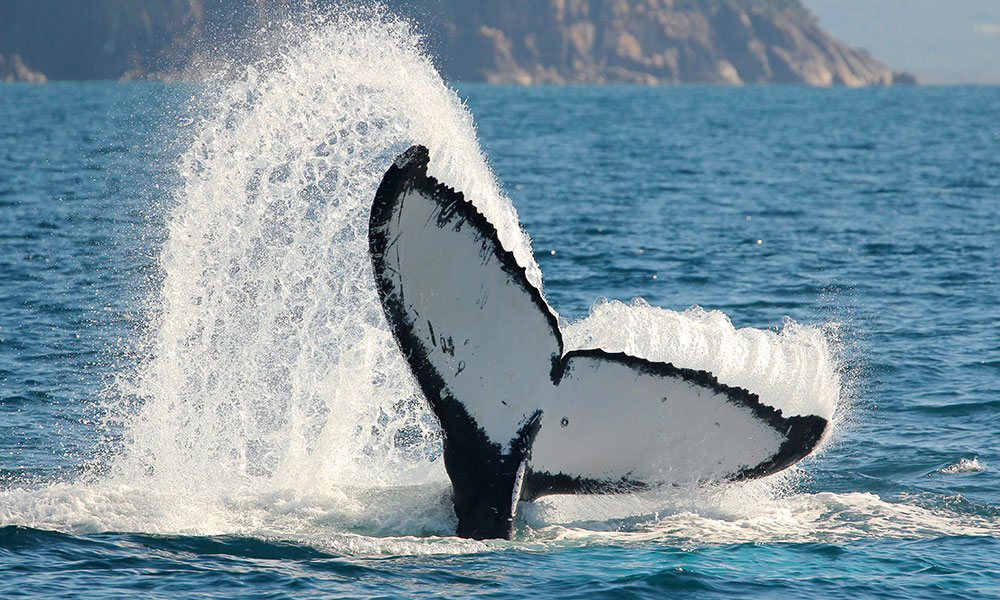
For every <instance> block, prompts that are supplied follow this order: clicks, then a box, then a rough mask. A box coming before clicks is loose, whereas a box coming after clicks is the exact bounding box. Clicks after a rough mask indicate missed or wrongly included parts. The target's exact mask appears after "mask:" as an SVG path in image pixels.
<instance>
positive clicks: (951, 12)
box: [802, 0, 1000, 83]
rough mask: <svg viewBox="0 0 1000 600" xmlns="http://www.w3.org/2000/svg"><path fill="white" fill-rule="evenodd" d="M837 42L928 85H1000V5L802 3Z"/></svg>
mask: <svg viewBox="0 0 1000 600" xmlns="http://www.w3.org/2000/svg"><path fill="white" fill-rule="evenodd" d="M802 3H803V4H805V5H806V6H807V7H808V8H809V10H811V11H812V13H813V14H814V15H816V16H817V17H818V18H819V21H820V25H822V26H823V28H824V29H826V30H827V31H828V32H830V33H831V34H833V35H834V36H835V37H837V38H840V39H841V40H843V41H844V42H846V43H848V44H850V45H851V46H855V47H857V48H864V49H865V50H868V51H869V52H871V53H872V54H873V55H874V56H875V58H877V59H879V60H881V61H882V62H883V63H885V64H886V65H887V66H888V67H889V68H891V69H894V70H902V71H910V72H911V73H915V74H916V75H917V77H919V78H920V80H921V81H922V82H924V83H1000V0H802Z"/></svg>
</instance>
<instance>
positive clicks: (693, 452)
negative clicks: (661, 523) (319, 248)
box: [370, 147, 826, 519]
mask: <svg viewBox="0 0 1000 600" xmlns="http://www.w3.org/2000/svg"><path fill="white" fill-rule="evenodd" d="M428 160H429V158H428V157H427V153H426V150H424V149H422V148H419V147H415V148H413V149H411V150H410V151H408V152H407V153H406V154H404V155H403V156H401V157H400V158H399V159H398V160H397V163H396V165H395V166H394V167H393V168H392V169H390V171H389V172H388V173H387V174H386V177H385V179H384V181H383V184H382V187H380V189H379V194H378V196H377V197H376V201H375V206H374V207H373V214H372V225H371V232H370V236H371V244H372V255H373V264H374V266H375V273H376V279H377V281H378V284H379V290H380V294H381V297H382V301H383V307H384V308H385V310H386V315H387V317H388V319H389V322H390V325H391V326H392V327H393V330H394V333H395V334H396V337H397V340H398V341H399V342H400V346H401V348H402V350H403V352H404V354H406V355H407V359H408V360H409V362H410V365H411V368H412V370H413V372H414V374H415V376H416V377H417V379H418V382H419V383H420V385H421V388H422V389H423V391H424V393H425V395H427V396H428V398H427V399H428V401H429V402H430V403H431V406H432V408H434V410H435V412H436V413H437V415H438V418H439V419H440V420H441V422H442V425H443V426H444V429H445V440H446V464H449V463H447V461H448V457H449V454H448V453H449V452H452V453H453V454H452V455H451V456H453V457H457V458H453V460H452V461H451V463H450V464H452V465H455V464H456V461H457V460H461V459H463V457H464V455H463V454H462V453H463V452H467V450H464V449H463V448H462V447H461V444H464V443H465V441H463V440H465V439H466V438H468V436H469V433H470V432H468V431H465V430H464V429H465V428H475V429H478V430H481V432H482V434H483V435H484V436H485V439H486V440H488V442H489V444H488V445H490V446H495V449H496V452H497V455H498V456H504V455H511V453H512V452H515V451H516V448H518V447H520V446H518V444H521V446H523V445H524V444H525V443H526V444H527V454H526V457H527V469H526V470H527V474H525V473H524V472H523V471H524V469H521V468H517V470H518V473H517V477H516V486H515V487H516V488H518V489H520V486H521V483H522V481H523V483H524V485H525V488H526V489H525V491H524V494H523V495H522V497H527V498H528V499H530V498H532V497H536V496H538V495H543V494H546V493H564V492H595V491H623V490H624V489H628V488H630V487H631V486H639V487H647V486H652V485H660V484H671V483H674V484H688V483H699V482H705V481H718V480H726V479H738V478H747V477H757V476H762V475H767V474H769V473H772V472H775V471H778V470H780V469H782V468H785V467H787V466H788V465H790V464H792V463H794V462H795V461H797V460H799V459H800V458H802V457H803V456H805V455H806V454H808V453H809V452H810V451H811V450H812V449H813V448H814V447H815V445H816V444H817V443H818V442H819V439H820V437H821V436H822V433H823V431H824V428H825V425H826V421H825V420H824V419H822V418H820V417H798V416H796V417H790V418H787V419H786V418H784V417H782V414H781V412H780V411H778V410H775V409H774V408H771V407H769V406H766V405H763V404H761V403H760V402H759V399H758V398H757V396H755V395H753V394H752V393H750V392H748V391H747V390H744V389H741V388H733V387H729V386H725V385H722V384H720V383H719V382H718V381H716V379H715V378H714V377H713V376H712V375H711V374H710V373H707V372H704V371H694V370H689V369H684V368H683V366H682V365H676V366H675V365H671V364H667V363H656V362H650V361H646V360H642V359H639V358H635V357H631V356H627V355H625V354H612V353H608V352H604V351H602V350H600V349H593V350H573V351H569V352H566V351H565V349H564V347H563V341H562V334H561V333H560V331H559V328H558V321H557V318H556V316H555V312H554V311H553V310H552V309H551V308H550V307H549V306H548V304H547V303H546V302H545V300H544V298H543V297H542V294H541V292H540V290H539V289H538V288H537V287H535V286H534V285H532V284H531V283H529V281H528V279H527V278H526V276H525V270H524V268H522V267H521V266H520V265H519V264H518V263H517V260H516V259H515V258H514V256H513V254H512V253H511V252H509V251H507V250H506V249H504V248H503V247H502V246H501V244H500V242H499V241H498V237H497V234H496V230H495V228H494V227H493V226H492V225H491V224H490V223H489V222H488V221H487V220H486V218H485V217H483V215H481V214H480V213H479V212H477V211H476V209H475V208H474V207H473V205H472V204H471V203H470V202H468V201H467V200H466V199H465V198H464V196H463V195H462V194H461V193H460V192H456V191H455V190H452V189H451V188H448V187H447V186H444V185H442V184H440V183H439V182H437V180H435V179H434V178H432V177H429V176H428V175H427V174H426V165H427V161H428ZM456 413H457V417H456ZM463 413H464V414H463ZM539 413H540V426H539V427H538V428H537V431H536V430H535V429H534V426H535V424H536V421H537V420H538V419H539V417H538V414H539ZM466 416H467V418H466ZM459 417H460V418H459ZM533 419H535V421H533ZM456 423H459V425H456ZM449 428H452V429H453V430H451V431H449ZM519 440H520V441H519ZM449 441H451V445H450V446H449ZM511 456H513V455H511ZM517 464H521V463H520V461H518V463H517ZM462 468H466V469H467V468H468V466H467V465H466V466H463V467H462ZM449 475H450V476H451V477H452V480H453V484H455V485H456V490H457V489H458V484H457V483H456V482H455V479H456V477H464V476H465V475H467V474H463V473H460V472H459V467H455V466H453V467H452V468H450V469H449ZM513 481H514V479H513V478H512V482H513ZM515 494H519V492H518V491H517V490H515ZM460 519H461V515H460Z"/></svg>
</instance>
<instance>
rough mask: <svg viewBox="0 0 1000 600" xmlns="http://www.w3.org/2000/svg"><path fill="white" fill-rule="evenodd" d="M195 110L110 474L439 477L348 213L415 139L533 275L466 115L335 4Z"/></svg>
mask: <svg viewBox="0 0 1000 600" xmlns="http://www.w3.org/2000/svg"><path fill="white" fill-rule="evenodd" d="M203 110H204V112H205V115H206V116H205V117H204V119H203V120H202V122H201V123H199V124H198V125H197V127H196V133H195V135H194V140H193V143H192V144H191V146H190V148H189V149H188V150H187V151H186V152H185V153H184V154H183V155H182V156H181V158H180V162H179V169H178V170H179V175H180V177H181V179H182V181H183V185H182V186H181V187H180V189H179V190H178V191H177V193H176V207H175V208H174V209H173V211H172V214H171V215H170V218H169V222H168V238H167V241H166V243H165V244H164V247H163V250H162V255H161V259H160V267H161V269H162V272H163V284H162V289H161V292H160V296H159V298H158V300H157V302H158V305H157V307H156V309H157V317H156V323H155V326H154V328H153V330H154V331H155V333H154V337H153V339H152V341H151V344H150V348H151V351H150V359H149V360H148V361H146V362H145V363H144V364H143V365H142V366H141V369H140V371H139V373H138V375H137V377H135V378H134V380H133V382H132V384H131V387H130V389H128V390H127V392H128V394H129V395H131V396H135V397H138V398H141V399H142V408H141V410H140V411H139V412H138V413H137V414H136V415H134V416H133V417H131V418H130V419H129V420H128V422H127V423H126V427H125V429H126V431H127V441H126V451H125V452H124V453H123V454H122V455H121V456H120V457H119V459H118V461H117V462H116V463H115V464H114V465H113V473H112V476H113V477H114V478H116V479H120V480H123V481H129V482H139V481H141V482H142V483H143V485H144V486H147V487H148V486H154V487H160V488H162V489H165V490H172V491H178V490H186V491H187V492H191V493H202V492H204V491H205V490H206V488H211V489H224V490H228V491H229V492H230V493H232V492H234V491H237V490H253V491H254V492H255V493H260V492H268V491H275V490H288V489H292V490H296V491H297V492H300V493H303V494H305V493H332V492H334V491H337V490H341V489H342V488H343V487H344V484H345V483H346V482H357V481H359V480H363V481H365V482H366V484H368V485H370V486H378V485H383V484H387V483H390V482H391V483H392V484H393V485H406V484H418V483H424V482H426V481H429V480H435V479H436V480H441V479H442V478H443V474H442V470H441V468H440V465H439V464H438V462H439V461H434V460H433V458H434V457H435V456H436V455H438V454H440V450H439V446H440V439H439V434H438V432H437V429H436V427H435V426H434V424H433V419H432V418H431V416H430V415H429V414H428V412H427V410H426V409H425V408H424V404H423V402H422V401H421V400H420V399H419V393H418V391H417V389H416V387H415V386H414V384H413V382H412V377H411V376H410V374H409V369H408V367H407V366H406V364H405V362H404V361H403V360H402V358H401V357H400V356H399V352H398V350H397V348H396V345H395V342H394V340H393V339H392V337H391V335H390V334H389V333H388V330H387V327H386V326H385V325H384V318H383V316H382V312H381V307H380V305H379V303H378V300H377V296H376V294H375V289H374V285H373V284H372V276H371V273H370V259H369V256H368V252H367V211H368V209H369V207H370V202H371V198H372V197H373V195H374V190H375V188H376V187H377V185H378V182H379V180H380V178H381V175H382V173H383V172H384V171H385V169H386V168H387V166H388V165H389V164H390V162H391V160H392V158H393V157H394V156H395V155H396V154H397V153H398V152H400V151H401V150H403V149H405V148H406V147H408V146H409V145H410V144H412V143H416V142H419V143H422V144H424V145H427V146H428V147H429V148H430V150H431V154H432V156H433V161H432V165H433V166H434V167H435V169H436V170H437V172H436V174H437V175H439V176H440V177H441V178H442V179H443V180H446V181H449V182H454V183H455V184H457V185H459V186H460V187H462V188H463V189H468V190H470V191H471V192H472V194H471V196H472V197H474V198H476V199H477V202H478V206H479V208H480V210H482V211H483V212H484V213H486V214H487V215H489V216H490V218H491V219H495V220H496V222H497V223H499V224H500V227H499V229H500V230H501V232H502V235H503V237H504V238H505V241H506V243H509V244H510V245H511V247H513V248H517V249H518V253H519V256H520V258H521V260H522V261H523V262H524V263H525V264H528V265H531V266H532V267H533V270H534V271H535V273H536V277H537V267H535V266H534V262H533V260H532V258H531V253H530V247H529V246H528V243H527V240H526V238H525V237H524V236H523V234H522V233H521V232H520V229H519V228H518V224H517V217H516V214H515V213H514V210H513V207H512V206H511V205H510V203H509V202H508V201H506V200H505V199H504V198H503V197H502V196H501V194H500V192H499V189H498V186H497V184H496V182H495V180H494V178H493V176H492V174H491V173H490V171H489V169H488V167H487V166H486V164H485V161H484V159H483V157H482V155H481V152H480V150H479V147H478V142H477V140H476V136H475V131H474V127H473V124H472V118H471V116H470V115H469V113H468V111H467V110H466V109H465V107H464V106H462V104H461V102H460V100H459V99H458V97H457V96H456V95H455V93H454V92H453V91H452V90H450V89H449V88H448V87H447V86H446V85H445V84H444V83H443V81H442V80H441V78H440V77H439V76H438V74H437V72H436V71H435V69H434V67H433V65H432V64H431V63H430V61H429V60H428V59H427V58H426V56H425V55H424V54H423V53H422V52H421V50H420V44H419V40H418V38H416V37H415V36H414V35H413V34H412V33H411V31H410V29H409V27H408V26H407V25H406V24H405V23H403V22H401V21H398V20H393V19H391V18H386V17H381V18H374V19H372V18H366V19H359V18H356V17H345V16H341V17H335V18H333V19H332V20H330V21H327V22H323V23H320V24H318V25H316V26H315V30H314V31H313V32H312V33H311V34H310V35H308V36H305V38H304V39H303V40H302V41H301V42H300V43H298V44H296V45H293V46H292V47H290V48H289V49H288V50H286V53H285V54H284V55H282V56H280V57H279V58H278V59H277V60H271V61H269V67H268V68H267V69H266V70H262V69H258V68H256V67H250V68H248V69H247V70H246V73H245V74H244V75H243V76H242V77H240V78H239V80H237V81H235V82H232V83H229V84H227V86H226V87H225V88H224V89H222V90H220V91H219V92H218V94H217V98H216V99H215V100H214V104H212V105H209V106H207V107H205V109H203Z"/></svg>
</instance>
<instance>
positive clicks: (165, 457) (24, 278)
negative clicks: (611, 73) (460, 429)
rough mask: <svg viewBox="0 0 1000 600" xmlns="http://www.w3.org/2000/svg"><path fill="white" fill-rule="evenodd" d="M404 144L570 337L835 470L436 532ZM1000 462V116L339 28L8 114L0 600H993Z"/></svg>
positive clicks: (934, 99)
mask: <svg viewBox="0 0 1000 600" xmlns="http://www.w3.org/2000/svg"><path fill="white" fill-rule="evenodd" d="M413 143H421V144H424V145H427V146H429V147H430V148H431V151H432V156H433V157H434V158H433V160H432V168H433V169H434V170H435V173H436V174H437V175H438V176H439V177H440V178H441V179H442V180H444V181H447V182H449V183H450V184H451V185H453V186H455V187H457V188H458V189H460V190H463V191H465V192H466V193H467V194H469V195H470V196H471V197H474V198H475V200H474V201H475V202H476V203H477V206H479V207H480V208H481V210H483V211H484V213H486V214H488V215H489V216H490V218H491V220H492V221H494V222H495V223H498V227H499V228H500V229H501V230H503V231H504V232H505V235H506V236H507V237H506V239H507V240H510V241H509V243H510V244H511V245H512V246H514V247H516V249H517V251H518V252H520V253H521V254H520V256H521V257H522V260H525V261H533V262H536V263H537V267H538V268H539V269H540V273H541V278H542V281H543V285H544V292H545V294H546V298H547V300H548V302H549V303H550V304H551V305H552V306H553V308H554V309H555V310H556V311H558V312H559V314H560V319H561V320H562V322H563V326H564V327H565V328H566V330H567V331H568V332H570V334H569V335H568V337H569V338H571V339H572V340H574V343H576V344H578V345H581V346H585V345H588V344H592V345H601V346H602V347H608V348H627V349H629V351H630V352H635V353H642V354H644V355H649V356H656V357H658V358H662V359H664V360H667V359H669V360H673V361H675V362H676V363H677V364H679V365H681V366H692V367H694V368H704V369H708V370H710V371H712V372H713V373H716V374H717V375H718V376H719V378H720V380H722V381H723V382H726V381H735V382H742V383H741V385H746V386H748V387H750V386H753V388H754V391H756V392H757V393H759V394H760V395H761V398H762V399H763V400H766V401H767V402H769V403H771V404H772V405H775V406H779V407H782V408H783V410H785V411H786V412H788V413H802V414H812V413H817V414H818V413H823V414H826V415H830V416H832V421H833V427H832V431H831V433H830V435H829V436H828V438H827V439H826V440H825V441H824V443H823V444H822V446H821V448H820V449H819V451H818V452H817V453H816V454H814V455H813V456H810V457H809V458H807V459H806V460H804V461H802V462H801V463H799V464H798V465H796V466H795V467H793V468H792V469H789V470H788V471H785V472H783V473H781V474H778V475H776V476H772V477H769V478H765V479H763V480H759V481H753V482H748V483H740V484H728V485H715V486H704V485H702V486H698V485H694V484H692V485H690V486H676V487H671V488H669V489H658V490H651V491H647V492H642V493H636V494H629V495H620V496H614V495H612V496H581V497H546V498H542V499H540V500H538V501H536V502H534V503H532V504H524V505H522V506H521V507H520V509H519V516H518V519H517V522H516V531H515V535H514V539H512V540H510V541H503V540H495V541H482V542H480V541H473V540H465V539H460V538H456V537H454V536H453V532H454V527H455V517H454V514H453V512H452V509H451V503H450V497H449V483H448V480H447V476H446V475H445V472H444V468H443V466H442V464H441V463H442V460H441V436H440V433H439V431H438V429H437V426H436V423H435V422H434V419H433V417H432V416H431V414H430V413H429V411H428V409H427V408H426V406H425V403H424V401H423V399H422V398H421V397H420V394H419V391H418V388H417V387H416V385H415V383H414V382H413V379H412V377H411V375H410V373H409V370H408V367H407V366H406V363H405V361H404V360H403V359H402V357H401V356H400V355H399V351H398V349H397V347H396V345H395V342H394V340H393V338H392V336H391V334H389V333H388V331H389V330H388V326H387V325H386V323H385V321H384V316H383V315H382V312H381V307H380V305H379V303H378V299H377V295H376V292H375V287H374V282H373V281H372V272H371V265H370V262H369V257H368V255H367V217H368V210H369V208H370V206H371V200H372V197H373V195H374V191H375V189H376V187H377V185H378V182H379V181H380V179H381V176H382V173H383V172H384V171H385V169H386V168H388V166H389V164H391V162H392V159H393V157H394V156H395V155H396V154H397V153H398V152H400V151H402V150H405V149H406V148H407V147H408V146H409V145H410V144H413ZM515 211H516V212H515ZM518 223H520V228H521V230H523V233H522V231H521V230H519V229H518ZM529 252H531V253H532V254H533V259H532V258H531V254H529ZM524 257H527V258H524ZM608 401H609V402H614V398H609V399H608ZM998 439H1000V88H997V87H931V86H929V87H893V88H869V89H839V88H838V89H815V88H808V87H801V86H760V87H757V86H747V87H739V88H733V87H715V86H699V85H680V86H663V87H637V86H614V85H610V86H567V87H547V86H541V87H508V86H493V85H486V84H476V85H472V84H446V83H444V82H442V81H441V79H440V77H439V76H438V75H437V72H436V70H435V68H434V65H433V62H432V61H431V60H430V59H428V58H427V57H426V56H424V55H423V54H422V53H421V51H420V47H419V43H418V42H417V41H416V40H415V39H414V38H413V37H412V36H411V35H410V34H409V33H408V32H407V31H406V28H405V27H403V26H401V25H399V24H394V23H391V22H390V23H386V22H384V21H377V22H365V21H352V20H350V19H335V20H333V21H331V22H329V23H326V24H321V25H317V26H316V27H314V28H313V29H311V30H310V31H309V32H308V33H305V34H301V35H298V36H296V39H294V40H291V41H288V42H287V43H283V44H280V45H278V46H276V47H275V49H274V51H273V53H271V54H268V55H267V56H265V57H264V58H260V59H259V60H255V61H254V62H253V66H252V67H241V68H238V69H234V70H232V71H229V72H227V74H226V76H224V77H222V76H220V77H218V78H209V79H208V80H207V81H206V82H204V83H198V84H193V83H155V82H137V83H99V82H92V83H52V84H48V85H41V86H36V85H22V84H4V85H2V86H0V597H4V598H20V597H27V598H102V599H103V598H171V599H174V598H233V597H239V598H331V597H336V598H388V597H418V596H419V597H442V598H468V597H490V598H522V597H538V596H541V597H558V598H660V597H676V598H688V597H690V598H733V597H739V598H742V597H753V598H828V597H830V596H843V597H850V598H893V599H899V598H935V599H937V598H1000V449H998V444H997V440H998ZM733 443H734V445H738V444H739V440H734V441H733Z"/></svg>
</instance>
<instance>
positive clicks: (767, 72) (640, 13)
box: [0, 0, 915, 86]
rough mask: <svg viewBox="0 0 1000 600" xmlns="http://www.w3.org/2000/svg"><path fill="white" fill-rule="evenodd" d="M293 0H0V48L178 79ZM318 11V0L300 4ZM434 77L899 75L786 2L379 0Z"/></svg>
mask: <svg viewBox="0 0 1000 600" xmlns="http://www.w3.org/2000/svg"><path fill="white" fill-rule="evenodd" d="M304 4H306V3H305V2H304V0H231V1H224V0H131V1H127V2H123V1H120V0H95V1H93V2H87V3H79V2H63V1H62V0H35V1H34V2H30V3H29V2H21V1H18V0H0V12H2V13H3V14H4V15H5V16H6V18H5V19H2V20H0V53H6V54H8V55H12V54H18V55H20V57H21V58H22V59H23V64H24V65H27V67H26V68H29V69H30V70H31V71H35V72H38V73H39V74H43V75H45V76H47V77H48V78H49V79H131V78H157V79H165V78H177V77H190V76H192V75H191V73H192V71H191V68H190V67H191V65H192V64H193V63H195V62H198V60H199V59H203V58H204V57H205V56H210V55H211V54H212V53H213V52H218V51H219V48H220V47H226V46H232V45H234V44H238V42H239V40H241V39H245V38H248V37H252V36H254V35H255V33H256V32H257V31H258V30H259V29H260V28H261V27H262V26H266V25H267V24H268V23H271V22H274V21H275V20H280V19H286V18H289V17H292V18H294V16H295V15H296V14H301V13H302V12H303V10H304V9H303V8H302V6H304ZM310 4H311V5H312V7H313V9H315V8H316V7H317V6H319V7H320V10H322V6H324V3H322V2H312V3H310ZM387 4H388V6H389V7H390V9H391V10H392V11H393V12H396V13H397V14H401V15H405V16H407V17H409V18H411V19H412V20H413V21H414V22H415V23H417V27H418V29H419V30H420V31H421V32H422V33H423V34H424V35H425V36H426V38H427V40H428V46H429V48H430V50H431V51H432V52H433V53H434V54H435V55H436V56H437V57H438V59H437V60H438V64H439V65H440V67H441V70H442V72H443V74H444V76H445V77H446V78H449V79H454V80H461V81H489V82H498V83H519V84H533V83H606V82H629V83H648V84H655V83H681V82H703V83H720V84H743V83H771V82H774V83H804V84H808V85H817V86H829V85H846V86H864V85H889V84H892V83H894V82H895V83H901V82H902V83H913V82H915V79H914V78H913V77H912V76H911V75H908V74H895V75H894V74H893V73H892V72H891V71H890V70H889V69H888V68H887V67H886V66H885V65H883V64H882V63H880V62H879V61H878V60H876V59H875V58H873V57H872V56H870V55H869V54H868V53H866V52H864V51H861V50H857V49H854V48H851V47H849V46H847V45H845V44H843V43H842V42H840V41H838V40H836V39H834V38H833V37H831V36H830V35H829V34H827V33H826V32H824V31H823V30H822V29H821V28H820V27H819V25H818V24H817V23H816V21H815V19H814V18H813V17H812V16H811V15H810V14H809V13H808V11H807V10H806V9H805V8H803V7H802V5H801V4H800V3H799V2H798V0H395V1H392V0H390V1H389V2H387Z"/></svg>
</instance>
